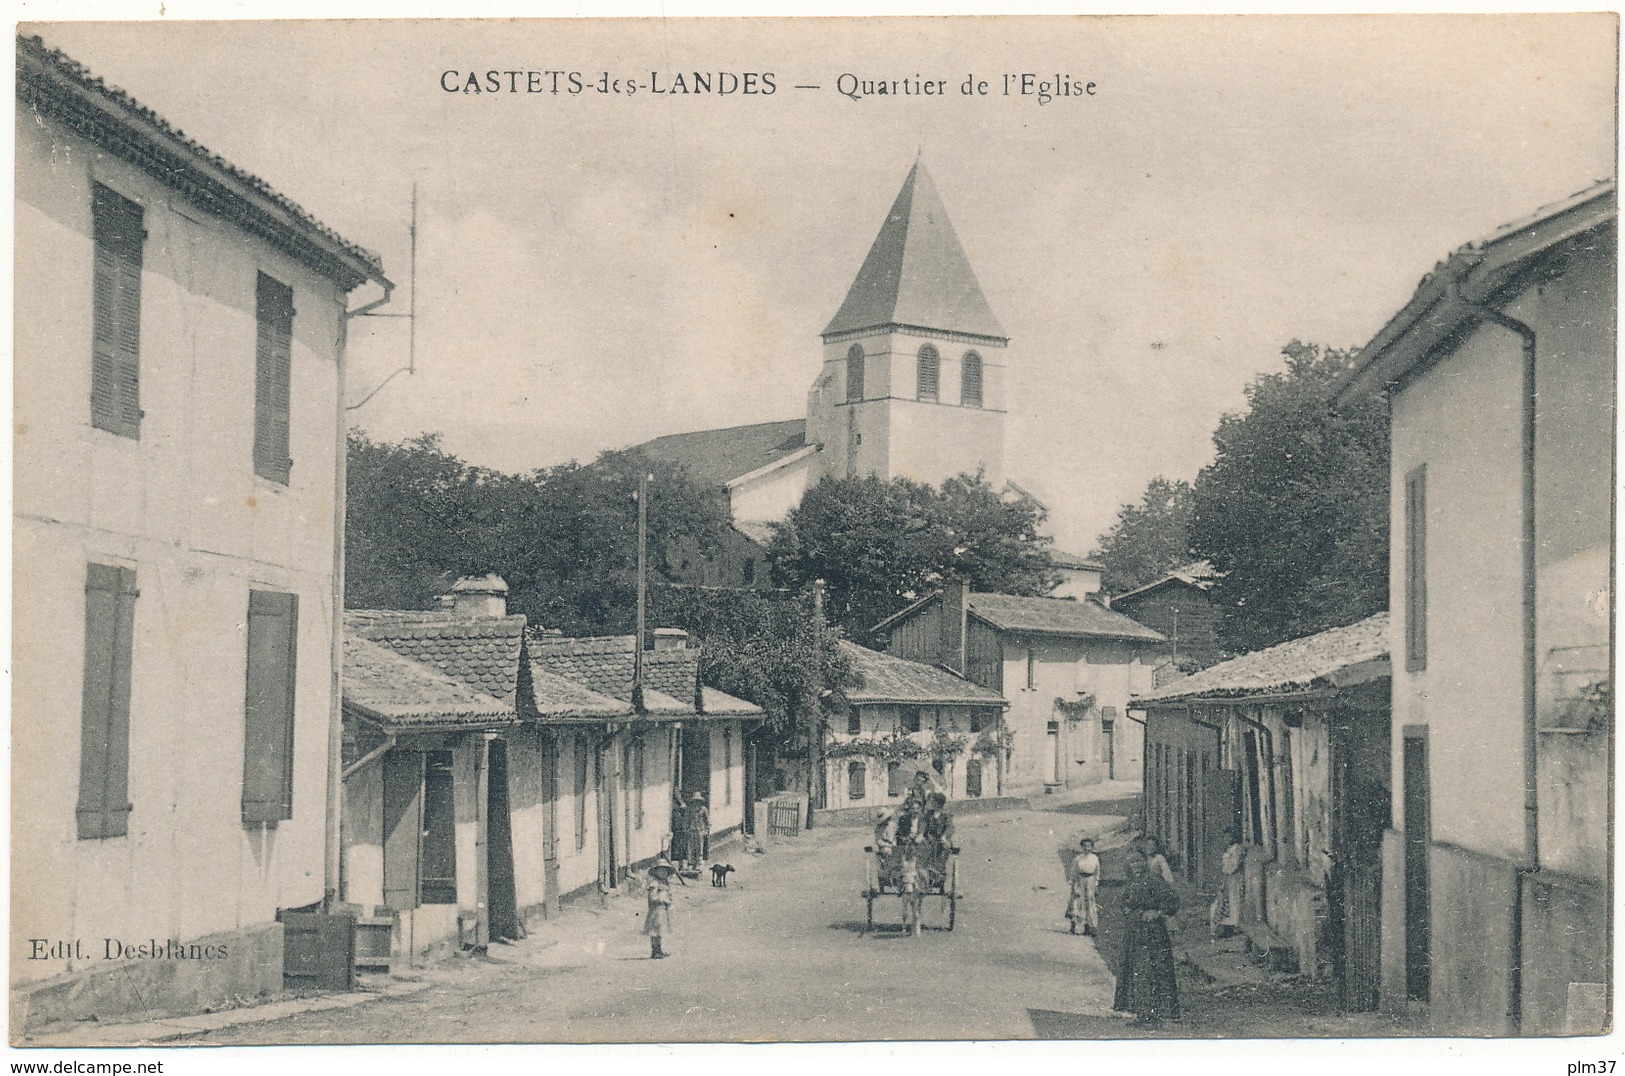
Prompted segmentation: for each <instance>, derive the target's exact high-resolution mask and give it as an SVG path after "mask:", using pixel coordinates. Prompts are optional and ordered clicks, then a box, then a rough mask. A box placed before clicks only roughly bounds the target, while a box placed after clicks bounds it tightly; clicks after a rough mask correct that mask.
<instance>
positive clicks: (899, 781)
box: [886, 762, 903, 796]
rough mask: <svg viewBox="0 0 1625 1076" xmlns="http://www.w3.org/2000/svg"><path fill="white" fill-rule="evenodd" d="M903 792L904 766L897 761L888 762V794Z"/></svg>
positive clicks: (893, 794) (896, 794)
mask: <svg viewBox="0 0 1625 1076" xmlns="http://www.w3.org/2000/svg"><path fill="white" fill-rule="evenodd" d="M902 794H903V767H902V766H901V765H899V764H898V763H896V762H888V763H886V795H888V796H901V795H902Z"/></svg>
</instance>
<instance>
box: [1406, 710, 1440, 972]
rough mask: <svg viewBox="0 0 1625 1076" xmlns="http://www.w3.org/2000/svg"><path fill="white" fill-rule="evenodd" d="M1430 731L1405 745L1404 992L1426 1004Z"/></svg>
mask: <svg viewBox="0 0 1625 1076" xmlns="http://www.w3.org/2000/svg"><path fill="white" fill-rule="evenodd" d="M1426 733H1427V730H1426V729H1423V730H1421V732H1419V733H1416V734H1413V733H1411V732H1410V731H1407V732H1406V734H1405V743H1404V757H1403V763H1402V764H1403V767H1404V780H1405V789H1404V796H1405V801H1404V823H1405V993H1406V995H1407V996H1409V997H1411V998H1412V999H1414V1000H1416V1001H1427V1000H1428V995H1429V993H1430V991H1431V985H1432V983H1431V980H1432V975H1433V958H1432V954H1431V953H1430V951H1429V947H1430V945H1431V932H1432V922H1431V916H1430V912H1431V908H1430V906H1429V899H1430V896H1429V890H1430V887H1431V879H1430V878H1429V876H1428V831H1429V827H1430V819H1429V807H1430V802H1429V801H1430V799H1431V790H1430V788H1429V783H1428V742H1427V734H1426Z"/></svg>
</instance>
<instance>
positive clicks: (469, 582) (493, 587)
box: [451, 575, 508, 620]
mask: <svg viewBox="0 0 1625 1076" xmlns="http://www.w3.org/2000/svg"><path fill="white" fill-rule="evenodd" d="M451 608H452V612H454V613H456V614H457V615H458V616H461V617H469V618H472V619H475V620H488V619H495V618H497V617H504V616H507V615H508V584H507V583H504V582H503V581H502V577H501V576H499V575H485V576H481V577H480V578H478V579H475V578H473V577H472V576H467V577H464V578H462V579H459V580H457V582H456V583H454V584H453V585H452V588H451Z"/></svg>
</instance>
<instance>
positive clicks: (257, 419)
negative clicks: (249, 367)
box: [254, 273, 293, 485]
mask: <svg viewBox="0 0 1625 1076" xmlns="http://www.w3.org/2000/svg"><path fill="white" fill-rule="evenodd" d="M255 309H256V311H257V313H256V318H255V320H256V323H257V324H258V327H259V331H258V338H257V339H258V342H257V344H256V347H255V353H254V473H255V474H257V475H259V476H260V477H261V478H269V479H270V480H271V481H273V482H280V483H282V484H283V485H287V484H288V472H289V470H290V469H291V468H292V466H293V461H292V460H291V459H289V457H288V410H289V394H290V392H291V388H290V385H291V381H292V376H293V374H292V362H293V289H292V288H289V287H288V286H287V285H286V284H281V283H278V282H277V281H275V280H272V279H271V278H270V277H268V276H266V275H265V274H264V273H261V274H260V275H259V286H258V288H257V295H256V300H255Z"/></svg>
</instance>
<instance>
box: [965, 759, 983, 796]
mask: <svg viewBox="0 0 1625 1076" xmlns="http://www.w3.org/2000/svg"><path fill="white" fill-rule="evenodd" d="M981 794H982V760H981V759H979V758H973V759H967V760H966V762H965V795H966V796H969V797H970V798H971V799H976V798H977V797H979V796H980V795H981Z"/></svg>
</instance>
